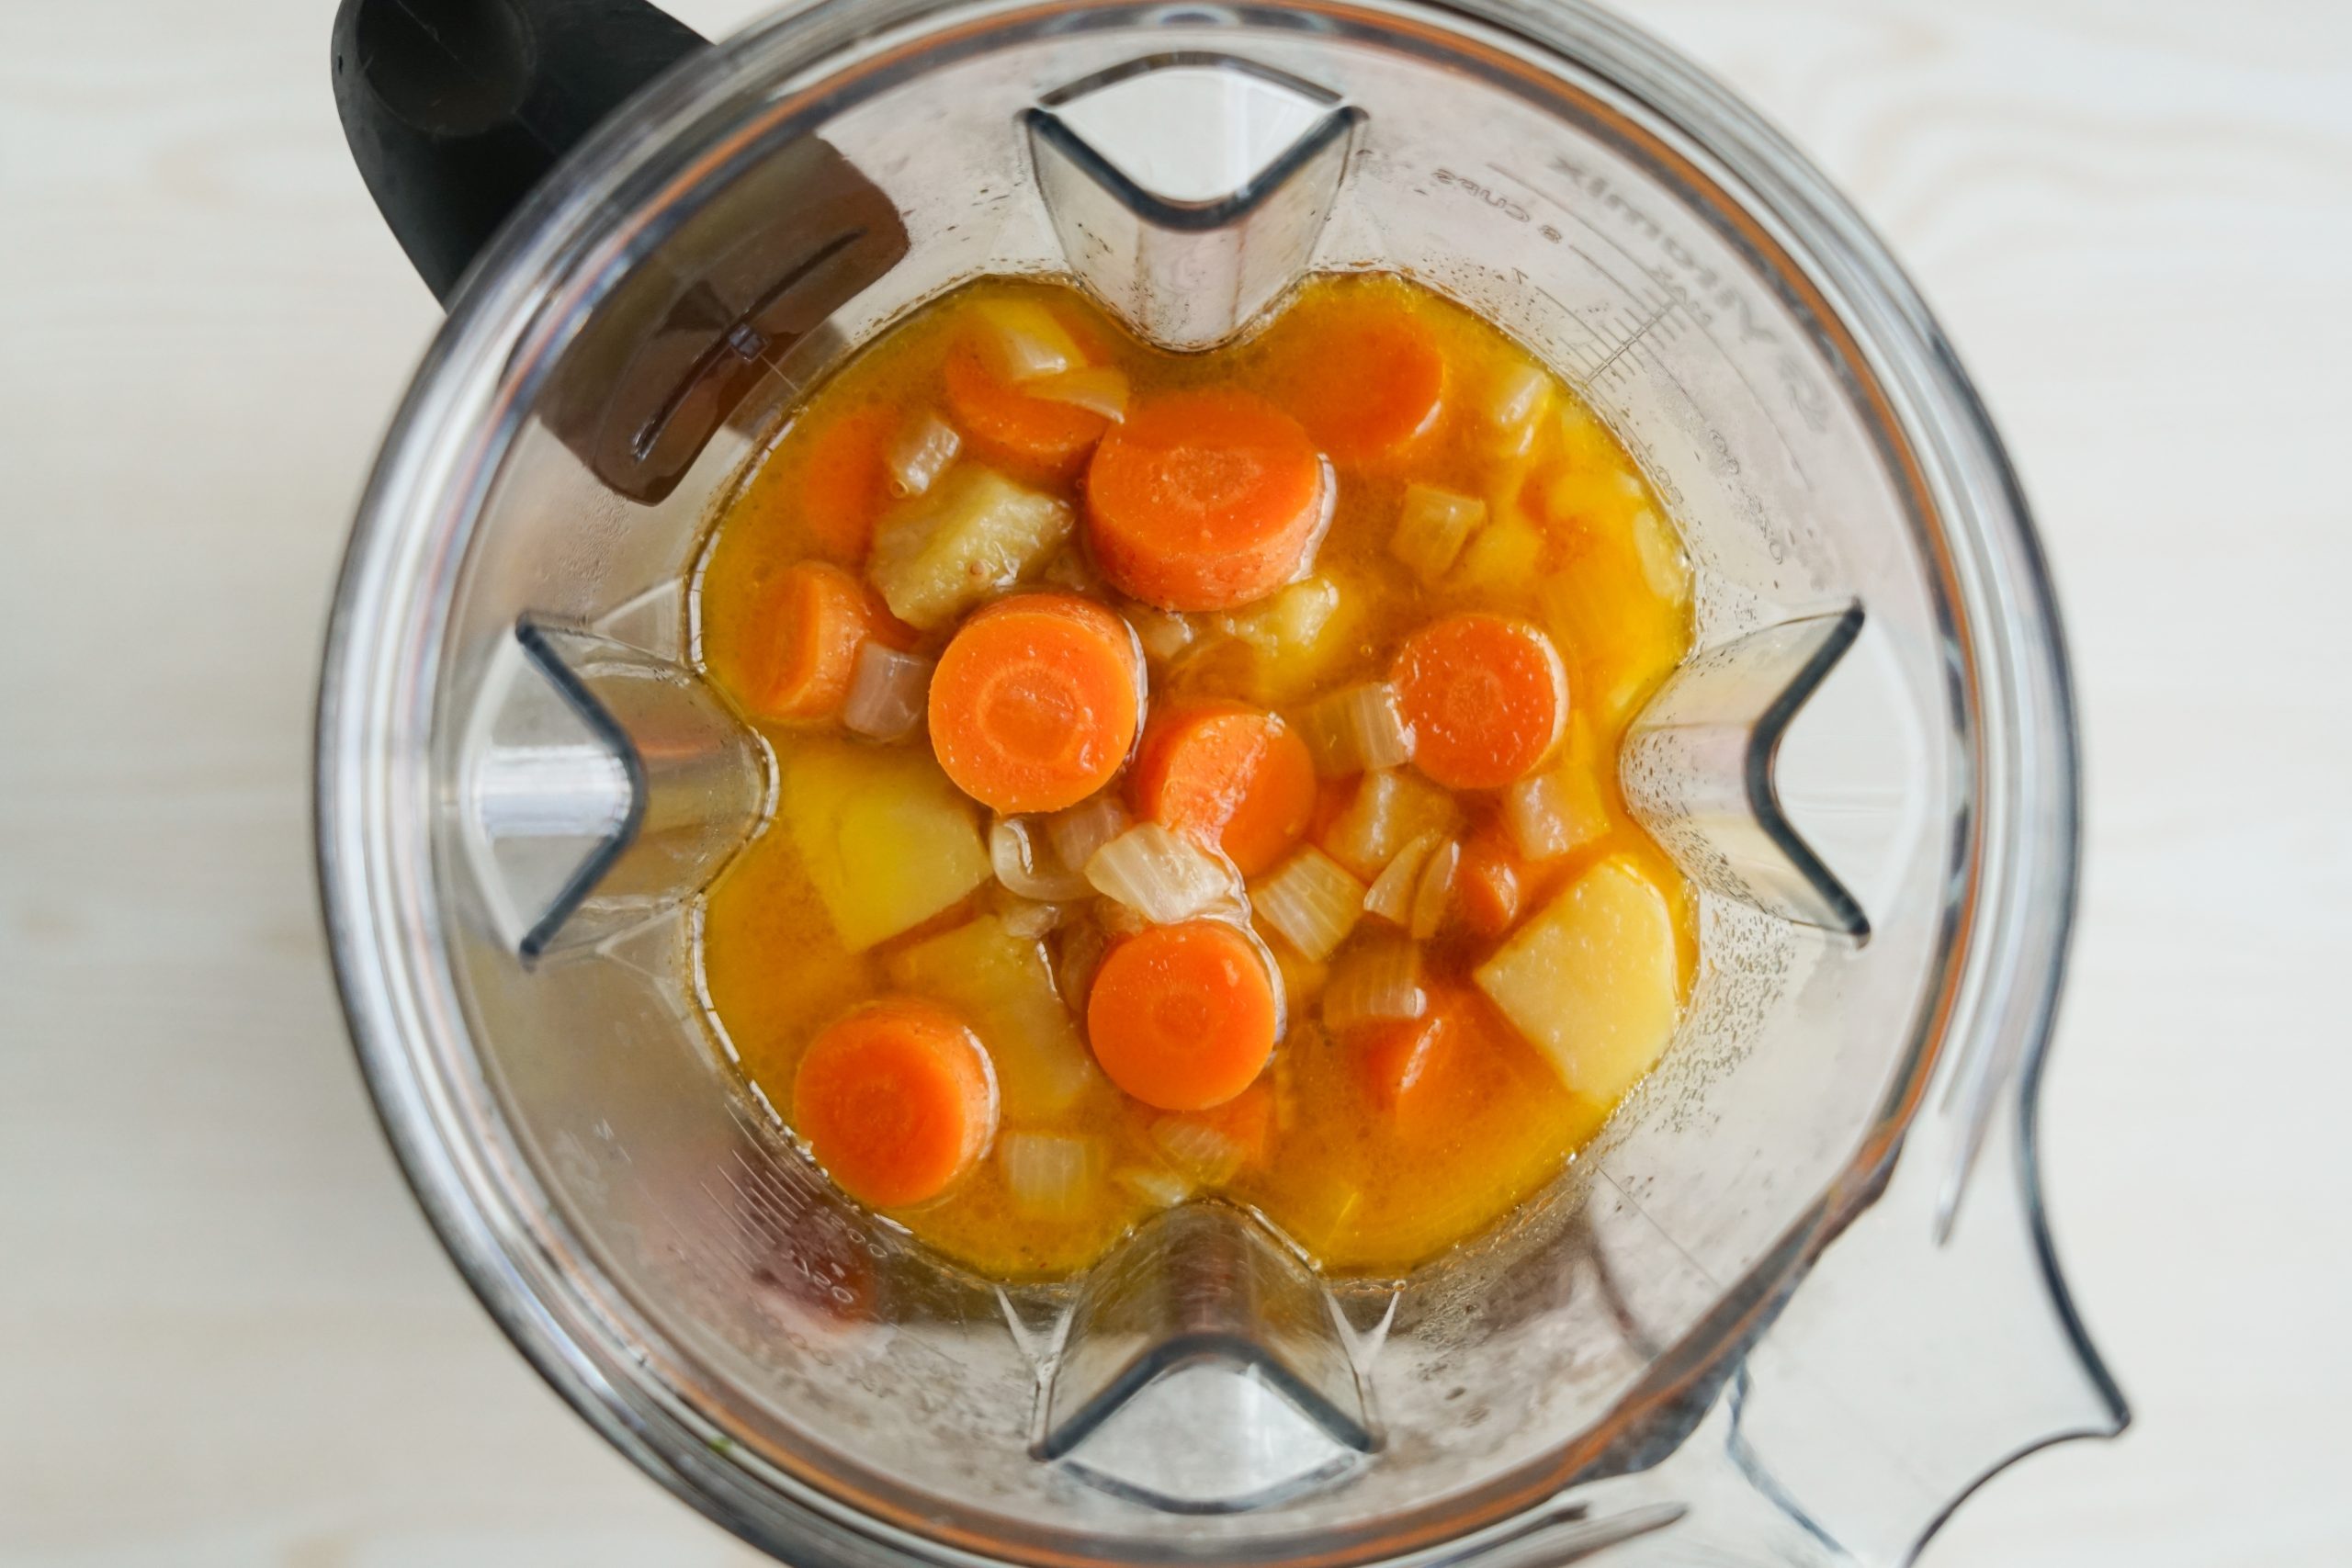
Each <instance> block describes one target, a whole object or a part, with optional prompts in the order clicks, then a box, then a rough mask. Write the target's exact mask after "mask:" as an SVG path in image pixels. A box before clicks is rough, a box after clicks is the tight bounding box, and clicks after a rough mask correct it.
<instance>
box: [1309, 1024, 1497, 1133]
mask: <svg viewBox="0 0 2352 1568" xmlns="http://www.w3.org/2000/svg"><path fill="white" fill-rule="evenodd" d="M1492 1031H1493V1025H1492V1024H1491V1023H1490V1022H1489V1021H1487V1019H1486V1017H1485V1016H1484V1014H1483V1013H1482V1012H1481V1011H1480V1010H1479V1004H1478V1001H1477V999H1476V998H1474V997H1471V996H1469V995H1466V994H1465V993H1464V992H1462V991H1460V990H1455V989H1444V990H1441V991H1439V992H1438V993H1437V994H1436V995H1435V996H1433V997H1432V998H1430V1010H1429V1011H1427V1012H1426V1013H1423V1014H1422V1015H1421V1016H1420V1017H1419V1018H1413V1019H1398V1020H1396V1021H1392V1022H1388V1023H1382V1024H1375V1025H1373V1026H1371V1027H1369V1028H1366V1029H1364V1030H1363V1031H1361V1032H1357V1033H1355V1034H1354V1035H1353V1036H1351V1039H1350V1041H1349V1042H1348V1044H1349V1047H1350V1048H1351V1050H1353V1051H1354V1053H1355V1065H1356V1068H1357V1071H1358V1072H1359V1073H1360V1074H1361V1075H1362V1081H1363V1085H1364V1088H1365V1090H1366V1093H1367V1095H1368V1097H1369V1098H1370V1100H1371V1101H1372V1105H1373V1108H1374V1111H1377V1112H1378V1113H1379V1114H1380V1115H1381V1116H1382V1117H1383V1118H1384V1119H1385V1121H1386V1122H1387V1123H1388V1125H1389V1126H1390V1127H1391V1128H1393V1129H1394V1130H1395V1131H1396V1133H1397V1135H1398V1136H1399V1137H1401V1138H1403V1139H1405V1140H1406V1141H1407V1142H1408V1143H1417V1144H1428V1143H1433V1142H1436V1141H1438V1140H1440V1139H1441V1138H1442V1137H1444V1136H1445V1135H1447V1134H1464V1133H1467V1132H1469V1131H1471V1130H1472V1127H1473V1123H1474V1122H1475V1121H1476V1117H1477V1114H1478V1112H1479V1111H1481V1110H1482V1109H1484V1108H1486V1107H1487V1106H1488V1105H1491V1104H1493V1103H1495V1101H1496V1100H1497V1097H1498V1096H1499V1095H1502V1094H1504V1093H1506V1092H1508V1089H1509V1083H1510V1077H1509V1073H1508V1071H1507V1068H1508V1066H1509V1064H1508V1060H1507V1059H1506V1058H1505V1057H1504V1056H1503V1055H1501V1053H1500V1052H1499V1051H1498V1043H1497V1038H1496V1036H1495V1035H1494V1033H1493V1032H1492Z"/></svg>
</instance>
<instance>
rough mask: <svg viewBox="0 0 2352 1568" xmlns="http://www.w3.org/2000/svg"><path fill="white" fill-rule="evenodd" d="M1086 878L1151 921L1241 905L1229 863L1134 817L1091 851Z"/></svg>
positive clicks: (1168, 920)
mask: <svg viewBox="0 0 2352 1568" xmlns="http://www.w3.org/2000/svg"><path fill="white" fill-rule="evenodd" d="M1086 880H1087V881H1089V882H1091V883H1092V884H1093V885H1094V890H1095V891H1096V892H1098V893H1100V894H1102V895H1103V897H1106V898H1110V899H1113V900H1114V901H1116V902H1118V903H1121V904H1124V905H1125V906H1126V907H1127V908H1130V909H1133V910H1134V911H1135V912H1136V914H1138V915H1141V916H1142V917H1143V918H1144V919H1147V920H1149V921H1150V922H1151V923H1152V924H1154V925H1160V926H1171V925H1174V924H1176V923H1177V922H1178V921H1179V920H1191V919H1199V918H1200V917H1201V916H1203V915H1206V914H1211V913H1216V912H1231V913H1238V912H1239V911H1240V909H1241V908H1242V903H1241V886H1240V878H1239V877H1238V875H1237V874H1235V873H1234V870H1233V866H1232V863H1230V862H1228V861H1227V860H1225V859H1223V858H1222V857H1220V856H1217V855H1213V854H1211V853H1210V852H1207V851H1206V850H1204V849H1202V848H1201V847H1200V846H1199V845H1197V844H1194V843H1193V841H1192V840H1189V839H1186V838H1182V837H1181V836H1179V835H1178V834H1175V833H1171V832H1170V831H1169V830H1168V829H1165V828H1163V827H1161V826H1160V825H1159V823H1157V822H1138V823H1136V825H1135V826H1134V827H1132V828H1130V829H1127V830H1126V831H1125V832H1124V833H1122V834H1120V835H1119V836H1118V837H1117V838H1115V839H1114V840H1111V841H1110V842H1109V843H1107V844H1105V845H1103V847H1102V848H1101V849H1099V850H1097V851H1095V852H1094V857H1093V858H1092V859H1091V860H1090V861H1088V862H1087V863H1086Z"/></svg>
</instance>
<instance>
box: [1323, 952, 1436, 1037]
mask: <svg viewBox="0 0 2352 1568" xmlns="http://www.w3.org/2000/svg"><path fill="white" fill-rule="evenodd" d="M1429 1005H1430V994H1429V992H1428V991H1427V990H1425V989H1423V988H1422V986H1421V950H1420V949H1419V947H1418V946H1416V945H1414V944H1413V943H1412V942H1407V941H1406V940H1405V939H1404V938H1403V937H1402V936H1397V935H1394V934H1384V935H1379V936H1375V937H1374V938H1373V939H1372V940H1371V941H1369V942H1358V943H1357V944H1356V945H1355V946H1353V947H1351V948H1350V949H1348V951H1347V952H1346V953H1343V954H1341V955H1340V961H1339V962H1338V963H1337V964H1333V965H1331V983H1330V985H1329V986H1328V987H1325V988H1324V991H1323V1027H1324V1028H1326V1029H1328V1030H1329V1031H1331V1032H1333V1033H1334V1034H1337V1033H1339V1032H1340V1031H1341V1030H1344V1029H1351V1028H1353V1027H1354V1026H1355V1025H1357V1024H1360V1023H1378V1022H1384V1021H1387V1020H1390V1019H1399V1018H1419V1017H1420V1016H1421V1014H1423V1013H1424V1012H1427V1011H1428V1010H1429Z"/></svg>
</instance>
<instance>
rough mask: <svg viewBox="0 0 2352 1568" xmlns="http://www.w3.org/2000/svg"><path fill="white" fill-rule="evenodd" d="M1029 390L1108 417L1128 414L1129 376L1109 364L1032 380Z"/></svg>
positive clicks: (1032, 393) (1122, 417)
mask: <svg viewBox="0 0 2352 1568" xmlns="http://www.w3.org/2000/svg"><path fill="white" fill-rule="evenodd" d="M1025 390H1026V391H1027V392H1028V393H1029V395H1030V396H1031V397H1033V398H1044V399H1046V400H1048V401H1051V402H1057V403H1069V404H1072V405H1074V406H1076V407H1079V408H1082V409H1084V410H1086V411H1087V412H1090V413H1099V414H1101V415H1102V416H1103V418H1104V419H1108V420H1123V419H1125V418H1126V417H1127V378H1126V374H1125V372H1124V371H1121V370H1116V369H1114V368H1113V367H1110V366H1108V365H1088V366H1082V367H1080V368H1078V369H1074V370H1064V371H1062V372H1060V373H1059V374H1057V375H1053V376H1047V377H1045V378H1041V379H1039V380H1035V381H1032V382H1031V383H1030V384H1029V385H1028V387H1027V388H1026V389H1025Z"/></svg>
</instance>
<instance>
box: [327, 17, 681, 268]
mask: <svg viewBox="0 0 2352 1568" xmlns="http://www.w3.org/2000/svg"><path fill="white" fill-rule="evenodd" d="M707 47H708V45H707V42H706V40H705V39H703V37H702V36H701V35H700V34H699V33H696V32H695V30H694V29H693V28H689V27H687V26H685V25H684V23H682V22H679V21H677V20H676V19H675V18H673V17H671V16H669V15H668V14H667V13H665V12H663V11H661V10H658V9H656V8H655V7H653V6H648V5H645V4H643V3H642V0H343V3H342V5H341V6H339V7H338V8H337V9H336V11H335V18H334V100H335V108H336V110H337V111H338V112H339V113H340V114H341V115H342V117H343V134H344V136H345V140H347V141H349V142H350V143H351V156H352V158H353V160H354V161H355V162H356V163H357V164H358V165H359V173H360V175H361V176H362V177H363V178H364V179H366V180H367V182H368V193H369V194H370V195H372V196H373V197H375V198H376V206H377V209H379V211H381V212H382V213H383V215H384V221H385V222H386V223H388V224H390V226H391V231H392V233H393V236H394V237H395V238H397V239H398V240H399V241H400V243H401V249H403V250H405V251H406V252H408V258H409V260H410V261H411V262H413V263H414V264H415V266H416V270H417V271H418V273H420V274H421V275H423V276H424V282H425V286H426V287H427V288H431V289H432V290H433V293H434V297H435V299H439V300H440V301H441V302H442V303H443V304H445V305H446V304H447V303H448V302H449V297H450V295H451V294H453V293H454V292H456V290H457V287H458V279H459V278H461V277H462V276H465V271H466V268H467V267H468V266H469V265H471V263H472V261H473V259H474V257H475V255H476V254H479V253H480V252H481V248H482V247H483V246H484V245H486V244H488V243H490V238H491V236H492V234H494V233H496V232H497V231H498V226H499V225H500V224H501V223H503V221H505V219H506V215H507V214H508V213H510V212H512V211H513V210H514V209H515V208H516V207H517V206H518V205H520V204H521V202H522V200H523V198H524V197H525V196H526V195H527V194H529V192H530V190H531V187H532V186H536V185H537V184H538V183H539V181H540V180H541V179H542V178H543V177H545V175H547V173H548V170H549V169H551V168H553V167H554V166H555V164H556V161H557V160H558V159H560V158H561V157H562V156H563V154H564V152H566V151H568V150H569V149H570V148H571V146H572V145H573V144H574V143H576V142H578V141H580V140H581V139H582V137H584V136H586V135H587V134H588V132H589V131H590V130H593V129H594V127H595V125H596V123H597V122H598V121H599V120H601V119H603V118H605V116H606V115H607V114H609V113H611V112H612V111H613V110H614V109H615V108H617V107H619V106H620V104H621V102H622V101H623V100H624V99H626V98H627V97H628V96H629V95H630V94H632V93H634V92H636V91H637V89H638V88H639V87H641V86H643V85H645V84H646V83H647V82H649V81H650V80H651V79H652V78H653V77H655V76H657V75H659V74H660V73H662V71H664V70H666V69H667V68H668V67H669V66H670V65H672V64H673V63H674V62H676V61H678V60H680V59H682V58H684V56H686V55H689V54H692V53H694V52H695V51H696V50H700V49H704V48H707Z"/></svg>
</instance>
